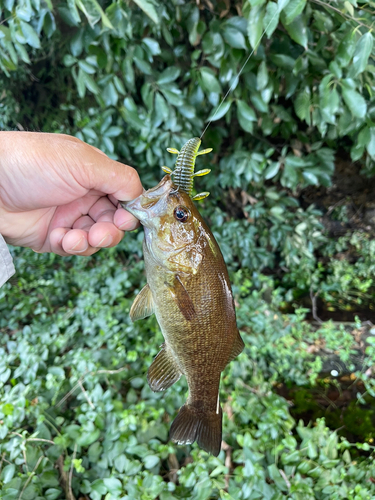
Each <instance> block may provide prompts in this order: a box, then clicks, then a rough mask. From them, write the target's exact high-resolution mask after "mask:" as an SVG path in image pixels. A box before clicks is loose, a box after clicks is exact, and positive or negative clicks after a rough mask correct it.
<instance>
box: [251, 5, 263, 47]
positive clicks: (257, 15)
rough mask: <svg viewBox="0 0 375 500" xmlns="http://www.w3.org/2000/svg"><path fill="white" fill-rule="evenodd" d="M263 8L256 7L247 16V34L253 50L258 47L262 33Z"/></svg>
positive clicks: (261, 6) (260, 6)
mask: <svg viewBox="0 0 375 500" xmlns="http://www.w3.org/2000/svg"><path fill="white" fill-rule="evenodd" d="M264 12H265V9H264V6H263V5H257V6H256V7H253V8H252V9H251V11H250V14H249V19H248V24H247V34H248V37H249V41H250V45H251V46H252V48H253V49H254V50H256V48H257V47H258V44H259V43H260V41H261V37H262V33H263V19H264Z"/></svg>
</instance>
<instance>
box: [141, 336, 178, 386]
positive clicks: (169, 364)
mask: <svg viewBox="0 0 375 500" xmlns="http://www.w3.org/2000/svg"><path fill="white" fill-rule="evenodd" d="M180 377H181V371H180V369H179V368H178V366H177V364H176V362H175V360H174V359H173V356H172V354H171V353H170V351H169V349H168V347H167V346H166V345H165V343H164V344H163V345H162V346H161V350H160V351H159V353H158V354H157V355H156V357H155V359H154V361H153V362H152V364H151V366H150V368H149V369H148V372H147V381H148V385H149V386H150V388H151V390H152V391H154V392H160V391H165V389H168V387H171V385H173V384H174V383H175V382H177V380H179V378H180Z"/></svg>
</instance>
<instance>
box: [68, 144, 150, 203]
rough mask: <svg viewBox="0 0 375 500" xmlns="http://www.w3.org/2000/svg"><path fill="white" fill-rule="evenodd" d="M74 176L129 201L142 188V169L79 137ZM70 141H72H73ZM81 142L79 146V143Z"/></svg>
mask: <svg viewBox="0 0 375 500" xmlns="http://www.w3.org/2000/svg"><path fill="white" fill-rule="evenodd" d="M69 139H73V142H71V145H72V146H74V149H75V150H76V151H75V153H76V154H75V155H74V160H75V161H74V164H73V165H72V164H71V165H70V167H71V168H73V169H74V177H75V178H76V180H77V181H78V182H79V183H80V184H81V185H82V187H84V188H86V189H94V190H98V191H101V192H103V193H105V194H107V195H112V196H114V197H115V198H116V199H117V200H120V201H128V200H133V199H134V198H137V196H139V195H140V194H141V193H142V192H143V188H142V184H141V181H140V178H139V175H138V172H137V171H136V170H135V169H134V168H132V167H130V166H129V165H125V164H123V163H120V162H117V161H115V160H111V158H109V157H108V156H107V155H106V154H104V153H103V152H102V151H100V150H99V149H97V148H95V147H93V146H90V145H89V144H86V143H84V142H82V141H79V140H78V144H77V143H76V142H75V141H76V139H75V138H70V137H69ZM69 142H70V141H69ZM77 146H78V147H77Z"/></svg>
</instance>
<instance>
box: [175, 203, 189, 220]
mask: <svg viewBox="0 0 375 500" xmlns="http://www.w3.org/2000/svg"><path fill="white" fill-rule="evenodd" d="M173 215H174V218H175V219H176V220H178V221H179V222H186V221H187V220H188V218H189V217H190V210H189V209H188V208H186V207H184V206H182V205H179V206H178V207H176V208H175V209H174V212H173Z"/></svg>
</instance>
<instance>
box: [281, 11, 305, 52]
mask: <svg viewBox="0 0 375 500" xmlns="http://www.w3.org/2000/svg"><path fill="white" fill-rule="evenodd" d="M283 18H284V16H282V18H281V19H283ZM283 25H284V27H285V29H286V30H287V32H288V34H289V36H290V38H291V39H292V40H294V41H295V42H297V43H298V44H299V45H302V47H304V48H305V49H307V42H308V36H307V27H306V23H305V21H304V19H303V17H302V16H301V15H300V16H298V17H296V18H295V19H294V21H292V22H291V23H289V24H288V23H286V22H285V23H284V22H283Z"/></svg>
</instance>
